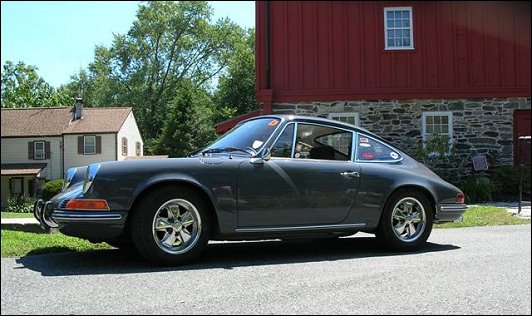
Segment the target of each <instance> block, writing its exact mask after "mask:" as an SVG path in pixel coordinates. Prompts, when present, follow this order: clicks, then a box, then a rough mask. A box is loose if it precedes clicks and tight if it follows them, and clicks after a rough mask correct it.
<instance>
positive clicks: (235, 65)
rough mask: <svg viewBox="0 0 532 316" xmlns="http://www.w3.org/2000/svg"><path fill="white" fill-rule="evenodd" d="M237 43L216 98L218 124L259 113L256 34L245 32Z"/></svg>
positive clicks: (250, 30)
mask: <svg viewBox="0 0 532 316" xmlns="http://www.w3.org/2000/svg"><path fill="white" fill-rule="evenodd" d="M235 42H236V43H235V51H234V53H233V54H232V55H231V56H230V58H229V61H228V67H227V71H225V72H224V73H223V74H222V75H221V76H220V78H219V81H218V89H217V90H216V92H215V94H214V103H215V104H216V108H217V109H218V111H217V113H215V118H214V121H215V122H220V121H223V120H226V119H229V118H231V117H233V116H236V115H240V114H244V113H247V112H249V111H252V110H254V109H256V98H255V30H254V29H249V30H247V31H242V32H241V35H240V36H239V37H237V38H236V40H235Z"/></svg>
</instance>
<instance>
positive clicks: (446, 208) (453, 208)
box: [439, 204, 467, 213]
mask: <svg viewBox="0 0 532 316" xmlns="http://www.w3.org/2000/svg"><path fill="white" fill-rule="evenodd" d="M439 208H440V211H442V212H453V213H454V212H456V213H463V212H465V211H466V210H467V205H465V204H440V206H439Z"/></svg>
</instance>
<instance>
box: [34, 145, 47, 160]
mask: <svg viewBox="0 0 532 316" xmlns="http://www.w3.org/2000/svg"><path fill="white" fill-rule="evenodd" d="M37 144H42V150H37ZM33 159H34V160H44V159H46V144H45V142H44V141H36V142H33Z"/></svg>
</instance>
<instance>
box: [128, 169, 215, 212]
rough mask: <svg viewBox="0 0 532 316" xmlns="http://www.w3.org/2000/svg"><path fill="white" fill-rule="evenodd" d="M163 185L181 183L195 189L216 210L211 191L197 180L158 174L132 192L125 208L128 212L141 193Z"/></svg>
mask: <svg viewBox="0 0 532 316" xmlns="http://www.w3.org/2000/svg"><path fill="white" fill-rule="evenodd" d="M163 183H175V184H179V183H182V184H187V185H191V186H194V187H196V188H197V189H199V190H201V191H203V192H204V193H205V194H206V195H207V196H208V197H209V199H210V202H211V204H212V205H213V207H214V208H215V210H216V206H217V205H216V198H215V196H214V193H213V192H212V190H211V189H210V188H209V187H208V186H206V185H204V184H202V183H200V182H199V181H198V180H197V179H194V178H192V177H191V176H189V175H186V174H182V173H168V174H158V175H154V176H151V177H149V178H147V179H145V180H143V181H141V182H140V183H139V184H138V185H137V187H136V188H135V190H134V191H133V194H132V195H131V196H130V198H129V200H128V202H127V206H126V208H127V209H128V210H129V209H131V207H132V206H133V203H134V202H135V201H136V200H137V198H138V197H139V196H140V195H141V194H142V192H144V191H146V190H148V189H150V188H153V187H154V186H157V185H159V184H163Z"/></svg>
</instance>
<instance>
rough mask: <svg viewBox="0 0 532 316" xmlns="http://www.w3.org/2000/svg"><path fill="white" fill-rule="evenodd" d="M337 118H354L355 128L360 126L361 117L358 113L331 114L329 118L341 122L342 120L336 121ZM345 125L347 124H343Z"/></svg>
mask: <svg viewBox="0 0 532 316" xmlns="http://www.w3.org/2000/svg"><path fill="white" fill-rule="evenodd" d="M335 117H354V118H355V126H360V118H359V117H360V115H359V113H356V112H339V113H329V115H328V118H329V119H331V120H335V121H339V122H342V121H340V120H337V119H335ZM343 123H345V122H343Z"/></svg>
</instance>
